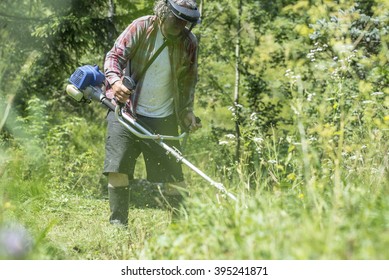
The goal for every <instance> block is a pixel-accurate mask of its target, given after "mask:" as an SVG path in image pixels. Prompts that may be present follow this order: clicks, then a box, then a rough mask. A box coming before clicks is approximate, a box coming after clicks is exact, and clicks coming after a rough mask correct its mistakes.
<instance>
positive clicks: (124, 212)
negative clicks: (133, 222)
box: [108, 187, 130, 226]
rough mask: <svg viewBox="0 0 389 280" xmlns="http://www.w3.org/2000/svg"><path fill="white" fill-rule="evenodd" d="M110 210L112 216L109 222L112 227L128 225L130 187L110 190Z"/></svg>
mask: <svg viewBox="0 0 389 280" xmlns="http://www.w3.org/2000/svg"><path fill="white" fill-rule="evenodd" d="M108 197H109V208H110V210H111V216H110V217H109V222H110V223H111V224H112V225H123V226H127V225H128V208H129V204H130V201H129V199H130V190H129V187H115V188H111V187H109V188H108Z"/></svg>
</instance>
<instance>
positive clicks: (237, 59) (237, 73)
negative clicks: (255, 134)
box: [234, 0, 242, 162]
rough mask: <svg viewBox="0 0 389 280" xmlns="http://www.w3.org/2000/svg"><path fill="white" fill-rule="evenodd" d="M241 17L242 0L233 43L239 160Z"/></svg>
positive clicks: (236, 156) (237, 151)
mask: <svg viewBox="0 0 389 280" xmlns="http://www.w3.org/2000/svg"><path fill="white" fill-rule="evenodd" d="M241 18H242V0H239V2H238V23H237V37H236V44H235V90H234V107H235V114H236V115H235V137H236V147H235V161H236V162H239V160H240V145H241V143H240V106H239V85H240V70H239V68H240V44H241V42H240V29H241Z"/></svg>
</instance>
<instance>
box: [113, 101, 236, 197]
mask: <svg viewBox="0 0 389 280" xmlns="http://www.w3.org/2000/svg"><path fill="white" fill-rule="evenodd" d="M115 116H116V118H117V120H118V121H119V122H120V123H121V124H122V125H124V126H125V127H126V128H127V129H128V130H129V131H130V132H132V133H133V134H135V135H136V136H138V137H139V138H142V139H152V140H154V141H155V142H156V143H157V144H158V145H159V146H161V147H162V148H163V149H164V150H166V151H167V154H171V155H172V156H174V157H175V158H176V159H177V162H182V163H183V164H185V165H186V166H188V167H189V168H190V169H192V170H193V171H194V172H196V173H197V174H198V175H200V176H201V177H203V178H204V179H205V180H207V181H208V182H209V183H210V184H211V185H212V186H214V187H215V188H217V189H218V190H220V191H222V192H224V193H225V194H226V195H227V196H228V197H229V198H231V199H232V200H234V201H237V198H236V197H235V196H234V195H233V194H231V193H230V192H228V191H227V190H226V188H225V187H224V186H223V184H222V183H218V182H215V181H214V180H212V179H211V178H210V177H209V176H208V175H206V174H205V173H204V172H202V171H201V170H200V169H198V168H197V167H196V166H194V165H193V164H192V163H191V162H190V161H188V160H187V159H186V158H184V157H183V156H182V154H181V153H180V152H179V151H178V150H177V149H175V148H172V147H170V146H169V145H167V144H166V143H164V142H163V140H164V139H165V140H179V139H181V138H183V137H184V135H185V134H181V135H180V136H177V137H174V136H166V135H157V134H152V133H151V132H150V131H148V130H147V129H146V128H144V127H143V126H141V125H140V124H139V123H137V122H136V120H135V119H133V118H132V117H130V116H129V115H127V114H123V113H122V112H121V108H120V106H116V108H115ZM135 128H136V129H138V131H137V130H136V129H135Z"/></svg>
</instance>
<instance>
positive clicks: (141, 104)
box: [136, 30, 174, 118]
mask: <svg viewBox="0 0 389 280" xmlns="http://www.w3.org/2000/svg"><path fill="white" fill-rule="evenodd" d="M162 44H163V37H162V34H161V31H159V30H158V34H157V38H156V40H155V45H154V50H153V52H152V54H151V56H152V55H153V54H154V53H155V52H156V51H157V50H158V49H159V47H160V46H161V45H162ZM171 75H172V73H171V68H170V60H169V52H168V48H167V47H165V48H164V49H163V51H162V52H161V53H160V54H159V55H158V57H157V58H156V59H155V60H154V61H153V63H152V64H151V65H150V67H149V68H148V69H147V71H146V74H145V77H144V80H143V84H142V89H141V92H140V95H139V99H138V105H137V107H136V112H137V114H139V115H142V116H146V117H152V118H163V117H167V116H169V115H171V114H173V111H174V102H173V83H172V78H171Z"/></svg>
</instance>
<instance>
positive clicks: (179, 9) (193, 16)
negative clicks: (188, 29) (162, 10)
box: [166, 0, 201, 24]
mask: <svg viewBox="0 0 389 280" xmlns="http://www.w3.org/2000/svg"><path fill="white" fill-rule="evenodd" d="M166 4H167V6H168V7H169V9H170V10H171V11H172V13H173V14H174V15H175V16H176V17H178V18H179V19H182V20H185V21H188V22H190V23H193V24H198V23H200V22H201V20H200V12H199V10H198V9H197V7H196V8H194V9H191V8H186V7H183V6H180V5H178V4H177V3H176V2H174V0H166Z"/></svg>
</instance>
